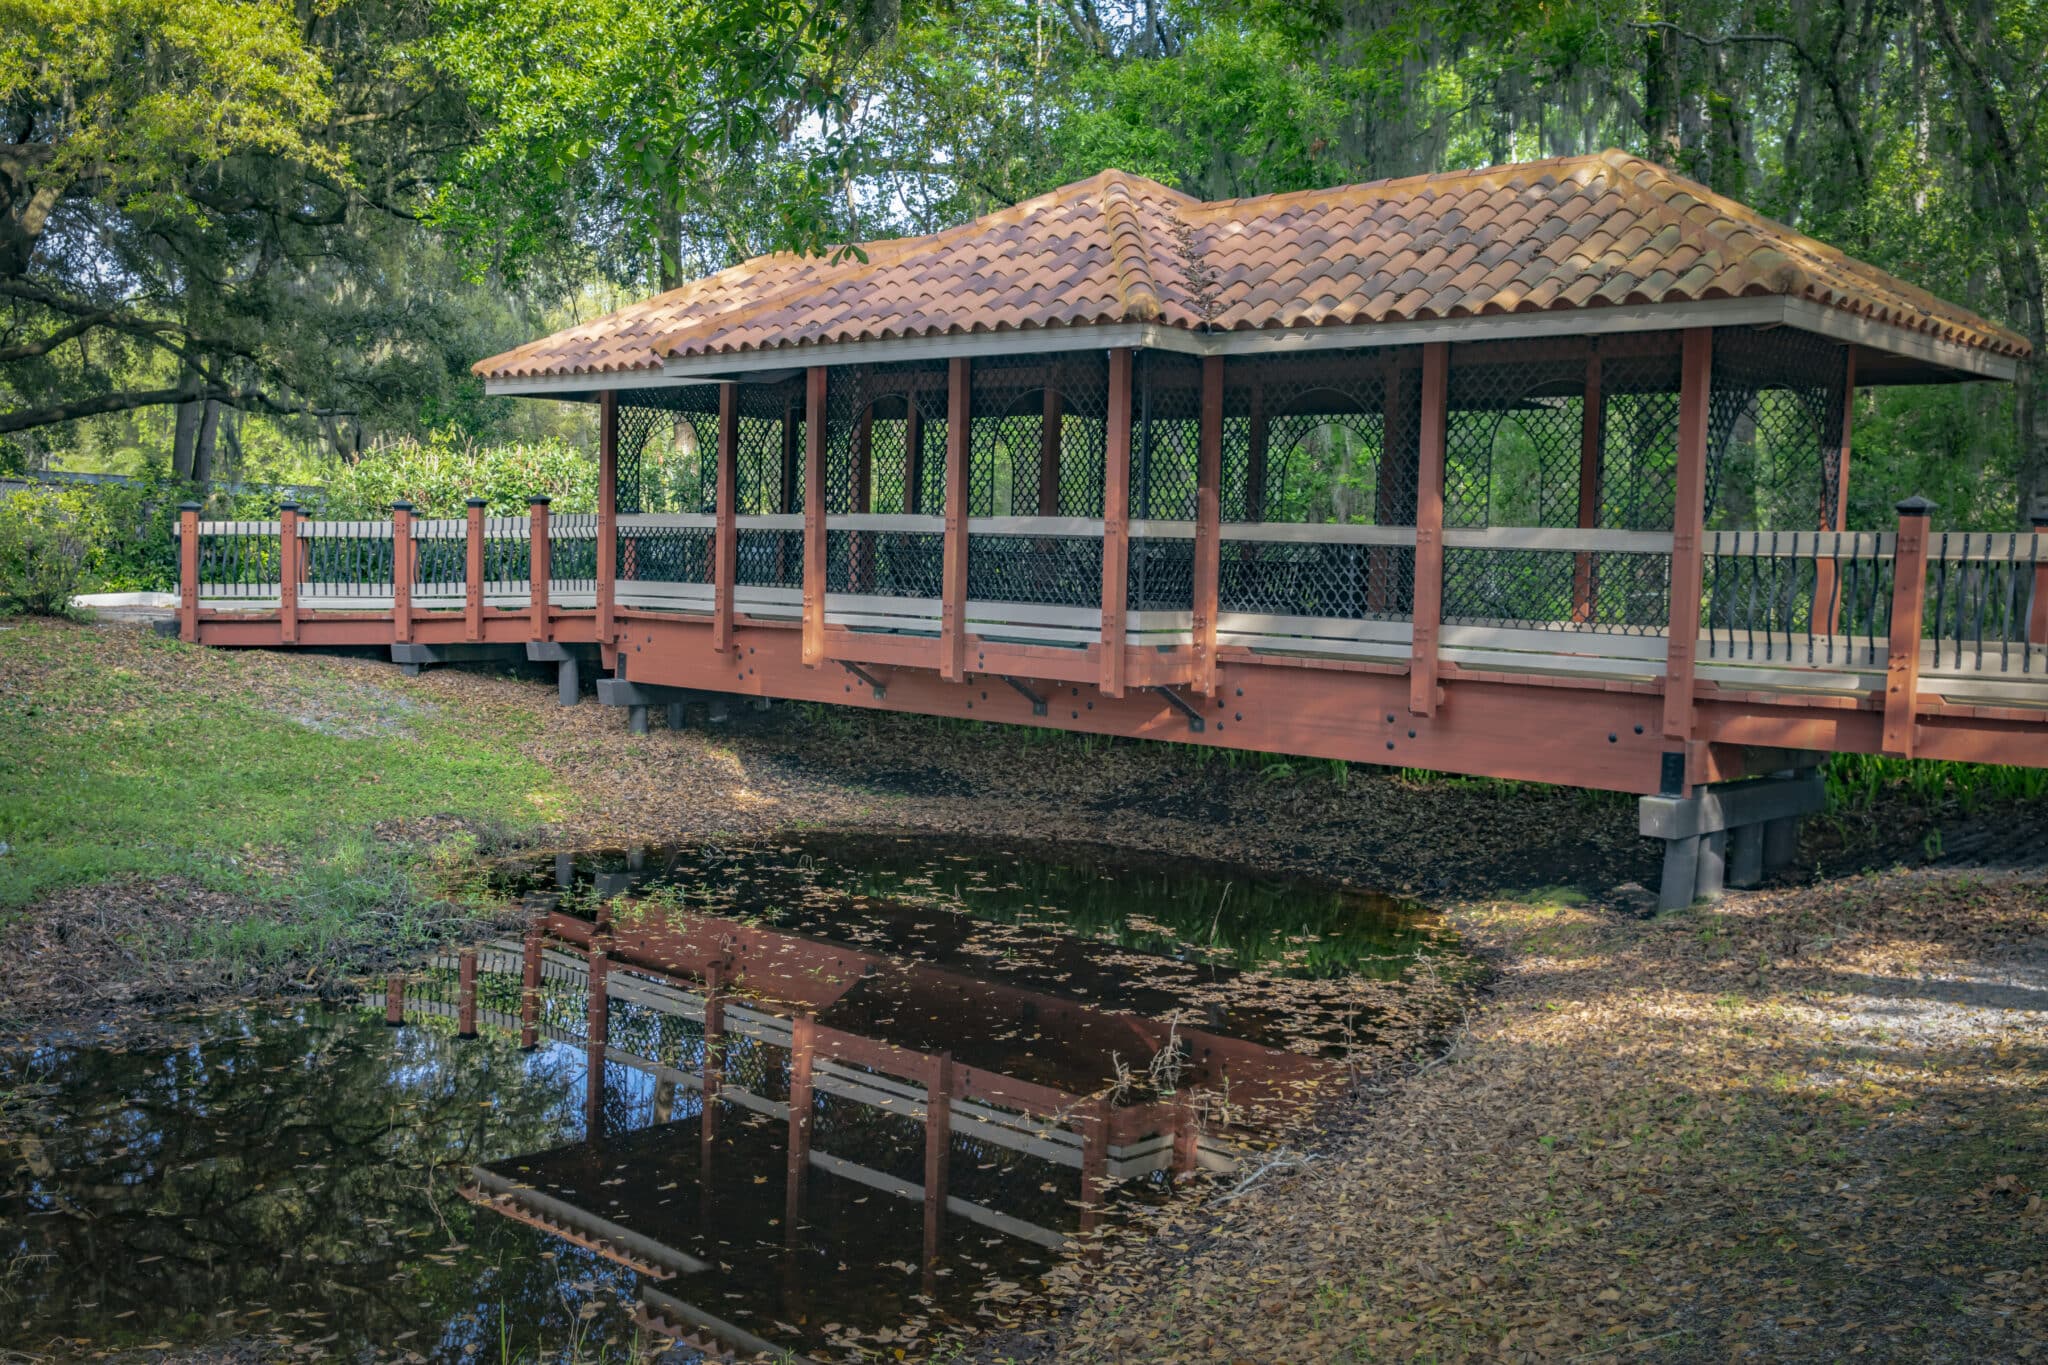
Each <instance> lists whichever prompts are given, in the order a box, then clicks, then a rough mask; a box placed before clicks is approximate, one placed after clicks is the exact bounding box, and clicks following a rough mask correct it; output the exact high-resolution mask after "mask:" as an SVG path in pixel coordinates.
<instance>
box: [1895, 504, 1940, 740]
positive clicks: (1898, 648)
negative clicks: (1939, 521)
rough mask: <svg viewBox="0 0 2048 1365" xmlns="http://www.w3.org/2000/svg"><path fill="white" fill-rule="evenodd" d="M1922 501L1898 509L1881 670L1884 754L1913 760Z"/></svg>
mask: <svg viewBox="0 0 2048 1365" xmlns="http://www.w3.org/2000/svg"><path fill="white" fill-rule="evenodd" d="M1933 510H1934V504H1933V503H1931V502H1929V501H1928V500H1927V499H1925V498H1922V497H1917V496H1916V497H1911V498H1907V499H1906V500H1905V501H1904V502H1902V503H1900V504H1898V512H1899V539H1898V544H1897V546H1896V548H1894V549H1893V551H1892V633H1891V640H1890V642H1889V644H1890V650H1889V652H1888V654H1887V657H1886V659H1885V665H1884V751H1885V752H1886V753H1888V754H1897V755H1898V756H1899V757H1900V758H1911V757H1913V751H1914V750H1915V748H1917V747H1918V745H1917V742H1916V741H1917V740H1918V738H1919V723H1918V721H1917V720H1916V719H1915V716H1914V710H1913V708H1914V704H1915V702H1916V701H1917V700H1918V698H1919V692H1920V630H1921V618H1922V617H1923V616H1924V615H1925V614H1926V611H1927V515H1928V513H1930V512H1932V511H1933Z"/></svg>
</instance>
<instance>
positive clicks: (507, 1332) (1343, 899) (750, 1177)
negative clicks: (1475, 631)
mask: <svg viewBox="0 0 2048 1365" xmlns="http://www.w3.org/2000/svg"><path fill="white" fill-rule="evenodd" d="M488 880H490V881H491V882H492V883H493V884H494V885H495V886H496V887H497V888H498V889H500V890H502V891H506V892H510V893H514V894H518V895H520V896H523V897H525V899H526V902H527V904H528V905H529V906H530V907H531V910H532V916H531V921H530V924H529V926H528V928H527V929H526V931H525V933H524V934H523V935H520V936H515V937H512V938H507V939H504V940H500V941H496V942H491V943H485V944H479V945H476V946H475V947H473V948H471V949H467V950H459V951H451V952H449V953H447V954H445V955H443V956H442V957H441V958H439V959H438V960H436V961H435V962H434V963H432V964H428V965H425V966H423V967H421V968H420V969H419V970H416V971H413V972H410V973H408V974H407V975H406V976H405V977H402V978H397V979H395V980H394V981H391V982H374V983H368V984H367V986H366V989H365V991H364V994H363V997H362V999H361V1001H360V1002H359V1003H356V1004H353V1005H350V1004H346V1003H342V1004H329V1005H317V1006H314V1005H308V1006H302V1007H297V1008H285V1007H260V1008H258V1007H246V1008H237V1009H230V1010H225V1011H218V1012H213V1013H208V1014H204V1015H198V1016H194V1017H191V1018H189V1019H184V1020H179V1021H172V1022H170V1023H168V1024H166V1025H165V1026H164V1027H163V1028H162V1029H161V1030H159V1031H158V1032H157V1033H156V1034H154V1035H152V1036H151V1037H150V1039H149V1041H147V1042H144V1043H131V1044H130V1045H128V1046H126V1047H124V1048H115V1047H110V1046H97V1045H94V1044H92V1043H91V1042H90V1041H65V1042H58V1043H52V1044H49V1045H47V1046H44V1047H41V1048H37V1049H31V1050H27V1051H17V1052H14V1053H11V1054H0V1141H4V1143H5V1146H0V1349H10V1348H11V1349H16V1350H27V1351H35V1352H77V1351H81V1350H86V1349H88V1348H89V1349H93V1350H104V1349H110V1348H120V1347H135V1346H150V1345H155V1344H157V1343H171V1344H176V1345H189V1344H196V1343H210V1342H225V1341H251V1340H253V1341H258V1342H275V1343H277V1344H278V1345H279V1346H284V1347H289V1348H290V1349H292V1350H293V1351H295V1352H297V1353H299V1354H307V1355H310V1354H331V1355H339V1356H347V1357H353V1358H361V1357H366V1356H378V1357H404V1356H408V1355H417V1356H419V1357H424V1358H430V1359H441V1360H449V1361H459V1360H465V1359H474V1358H476V1357H478V1356H480V1355H481V1356H490V1357H493V1358H497V1357H505V1356H531V1357H535V1358H542V1357H548V1358H552V1357H556V1356H560V1355H562V1354H564V1353H567V1352H580V1353H583V1354H585V1355H591V1354H596V1353H599V1352H604V1353H614V1354H633V1353H636V1352H638V1351H643V1350H647V1349H652V1348H658V1347H663V1346H664V1345H666V1346H667V1349H669V1350H671V1351H672V1352H679V1353H680V1356H679V1358H681V1359H688V1358H691V1357H692V1356H693V1355H695V1354H696V1352H697V1350H698V1349H699V1348H702V1349H707V1350H711V1351H713V1352H722V1351H725V1350H736V1351H738V1352H739V1353H741V1354H742V1355H745V1354H748V1353H751V1352H766V1351H776V1352H791V1353H795V1354H798V1355H802V1356H809V1357H813V1358H817V1359H836V1358H840V1357H843V1356H846V1355H848V1354H850V1353H866V1354H874V1355H878V1356H880V1357H881V1358H885V1359H893V1358H895V1353H896V1352H897V1351H898V1350H902V1351H904V1352H905V1353H906V1354H907V1355H910V1356H916V1355H918V1354H920V1353H921V1352H922V1351H923V1349H924V1347H925V1344H926V1343H928V1342H930V1341H931V1340H932V1339H933V1338H934V1336H936V1335H939V1334H944V1333H948V1332H952V1331H956V1330H959V1329H963V1328H965V1329H972V1328H979V1327H987V1326H990V1325H995V1324H1002V1323H1011V1322H1015V1321H1017V1320H1019V1319H1020V1318H1022V1317H1026V1316H1028V1315H1029V1313H1030V1312H1031V1311H1032V1304H1033V1300H1034V1298H1035V1297H1036V1296H1037V1295H1038V1293H1039V1292H1040V1290H1041V1287H1042V1283H1043V1281H1044V1279H1045V1277H1046V1276H1047V1275H1048V1274H1049V1273H1054V1272H1055V1267H1058V1266H1060V1265H1061V1264H1062V1262H1063V1261H1065V1260H1067V1259H1068V1258H1069V1257H1071V1256H1073V1255H1074V1254H1076V1248H1077V1247H1079V1248H1085V1246H1086V1245H1087V1244H1088V1242H1089V1240H1090V1238H1091V1237H1092V1236H1094V1235H1097V1234H1098V1233H1100V1232H1103V1231H1105V1230H1108V1229H1111V1228H1113V1227H1115V1226H1116V1225H1117V1223H1118V1222H1119V1220H1120V1217H1121V1215H1122V1214H1123V1213H1125V1212H1128V1211H1130V1210H1133V1209H1135V1208H1137V1207H1139V1206H1141V1205H1144V1204H1148V1203H1153V1202H1157V1201H1158V1200H1161V1199H1164V1198H1166V1197H1168V1196H1169V1194H1170V1192H1171V1189H1172V1187H1173V1185H1174V1184H1175V1182H1176V1177H1177V1176H1185V1175H1187V1174H1189V1173H1191V1172H1194V1171H1198V1170H1203V1169H1207V1170H1213V1171H1224V1170H1228V1169H1229V1168H1230V1166H1231V1165H1232V1163H1233V1162H1234V1161H1235V1160H1236V1159H1237V1157H1238V1155H1239V1154H1240V1153H1241V1152H1243V1151H1244V1150H1245V1149H1246V1148H1247V1147H1250V1146H1256V1145H1258V1144H1260V1143H1264V1142H1270V1141H1272V1140H1273V1139H1274V1137H1275V1136H1276V1135H1278V1134H1279V1133H1281V1132H1282V1131H1284V1129H1285V1128H1286V1126H1287V1124H1288V1123H1289V1122H1290V1121H1291V1118H1292V1117H1294V1116H1297V1115H1299V1114H1300V1113H1302V1112H1305V1109H1306V1107H1307V1106H1308V1105H1309V1104H1310V1103H1311V1102H1312V1101H1313V1100H1314V1098H1315V1097H1316V1096H1318V1095H1320V1094H1323V1093H1327V1092H1328V1090H1329V1089H1330V1088H1331V1087H1332V1086H1334V1085H1336V1084H1338V1083H1341V1081H1342V1079H1343V1077H1344V1075H1345V1074H1346V1073H1345V1070H1344V1065H1343V1062H1342V1060H1341V1059H1340V1053H1343V1052H1344V1051H1345V1050H1346V1049H1350V1050H1352V1051H1354V1052H1357V1053H1362V1054H1364V1055H1365V1056H1367V1057H1370V1056H1372V1055H1374V1054H1375V1053H1377V1052H1382V1051H1384V1050H1385V1049H1388V1048H1398V1047H1404V1046H1408V1045H1409V1044H1410V1043H1412V1042H1414V1041H1416V1040H1417V1039H1419V1037H1420V1036H1421V1034H1422V1033H1423V1032H1424V1031H1426V1030H1427V1029H1428V1028H1429V1027H1430V1026H1431V1024H1432V1023H1433V1022H1434V1015H1435V1012H1436V1011H1438V1010H1440V1009H1441V1008H1442V1005H1443V997H1442V993H1441V987H1442V983H1443V981H1444V980H1445V978H1446V976H1447V975H1455V969H1456V962H1457V959H1456V956H1455V953H1454V952H1453V951H1452V949H1451V948H1450V946H1449V945H1448V944H1446V943H1444V942H1443V941H1442V940H1441V939H1440V938H1439V937H1438V936H1437V935H1436V933H1435V932H1434V931H1433V930H1432V928H1431V927H1430V925H1429V924H1428V922H1427V921H1426V920H1425V919H1424V918H1422V917H1421V916H1419V915H1418V914H1416V913H1415V912H1414V911H1412V910H1411V909H1409V908H1407V907H1403V906H1400V905H1397V904H1395V903H1392V902H1389V901H1386V900H1384V899H1382V898H1378V897H1373V896H1370V895H1365V894H1362V893H1358V892H1354V891H1348V890H1345V889H1342V888H1336V887H1329V886H1319V885H1307V884H1301V883H1292V884H1291V883H1288V882H1286V881H1279V880H1271V879H1266V878H1261V877H1256V876H1248V875H1244V874H1242V873H1234V872H1231V871H1229V870H1226V869H1218V868H1210V867H1200V866H1190V865H1184V864H1174V863H1166V862H1151V861H1148V860H1145V859H1132V858H1128V857H1118V856H1116V855H1113V854H1110V853H1107V852H1103V851H1098V850H1092V849H1086V848H1081V849H1075V848H1052V849H1048V848H1035V847H1024V846H1018V847H996V846H963V845H961V844H960V843H958V842H957V841H953V842H948V843H944V844H940V843H934V842H931V841H927V840H910V839H906V840H897V839H889V838H874V837H868V838H862V839H848V838H845V837H837V836H835V837H829V838H828V837H815V838H804V839H800V840H794V841H790V842H787V843H779V844H774V845H770V846H758V845H757V846H752V847H748V848H744V849H739V848H708V847H704V848H691V849H670V850H651V849H650V850H640V851H636V852H632V853H619V854H615V855H581V856H577V857H571V858H564V859H562V860H560V861H559V863H557V862H556V861H552V860H551V861H547V862H544V863H540V864H535V865H532V866H508V867H503V868H497V869H493V870H491V872H490V873H489V874H488ZM1445 967H1448V968H1449V969H1450V971H1449V972H1448V973H1447V972H1446V971H1444V970H1440V968H1445ZM394 1023H395V1024H396V1025H397V1026H395V1027H394V1026H393V1024H394ZM470 1032H473V1033H474V1035H475V1036H473V1037H465V1036H462V1035H463V1034H465V1033H470ZM707 1097H709V1098H707ZM677 1342H679V1343H680V1344H679V1345H668V1343H677Z"/></svg>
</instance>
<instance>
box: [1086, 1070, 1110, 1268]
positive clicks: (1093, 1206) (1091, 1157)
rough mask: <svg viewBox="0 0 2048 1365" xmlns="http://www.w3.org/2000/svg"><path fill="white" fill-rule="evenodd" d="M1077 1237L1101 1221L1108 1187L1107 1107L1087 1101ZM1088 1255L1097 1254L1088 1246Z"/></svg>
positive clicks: (1097, 1100) (1100, 1102) (1087, 1233)
mask: <svg viewBox="0 0 2048 1365" xmlns="http://www.w3.org/2000/svg"><path fill="white" fill-rule="evenodd" d="M1081 1125H1082V1127H1081V1235H1082V1236H1084V1237H1085V1236H1088V1235H1089V1234H1090V1233H1093V1232H1094V1231H1095V1229H1096V1228H1097V1226H1099V1225H1100V1223H1101V1221H1102V1202H1103V1197H1104V1195H1105V1194H1106V1193H1107V1192H1108V1188H1109V1105H1108V1104H1106V1103H1105V1102H1103V1101H1102V1100H1099V1099H1095V1100H1089V1101H1088V1102H1087V1108H1086V1110H1085V1112H1084V1113H1083V1115H1082V1117H1081ZM1089 1254H1090V1255H1091V1257H1092V1256H1094V1255H1098V1254H1100V1252H1099V1248H1094V1247H1091V1248H1090V1249H1089Z"/></svg>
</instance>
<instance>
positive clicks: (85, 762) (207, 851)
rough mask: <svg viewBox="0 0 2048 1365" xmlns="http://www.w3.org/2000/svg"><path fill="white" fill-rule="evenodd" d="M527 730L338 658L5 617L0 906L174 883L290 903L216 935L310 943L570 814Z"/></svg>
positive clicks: (517, 717)
mask: <svg viewBox="0 0 2048 1365" xmlns="http://www.w3.org/2000/svg"><path fill="white" fill-rule="evenodd" d="M534 725H535V722H534V720H533V719H532V717H531V715H530V714H522V713H518V712H511V711H496V710H493V711H490V712H489V713H486V711H485V709H484V708H483V707H481V706H480V705H475V704H462V703H457V702H454V701H452V700H450V699H449V698H447V697H446V696H420V695H418V694H416V693H413V692H411V691H409V690H407V689H405V688H404V687H403V686H402V685H401V684H399V682H398V680H397V678H396V677H395V676H393V675H390V674H384V675H382V676H381V677H380V675H379V674H378V673H376V672H372V671H368V670H365V669H363V668H361V667H351V666H347V665H345V664H342V663H341V662H339V661H329V660H323V659H307V658H296V659H285V658H281V657H279V656H276V655H269V654H263V653H255V652H235V651H224V650H203V649H199V648H197V647H195V646H190V645H185V644H182V643H179V642H177V641H175V640H168V639H163V638H159V637H157V636H154V635H151V634H149V633H147V632H144V631H137V630H129V629H117V628H110V627H95V628H87V627H80V626H76V625H71V624H68V623H64V622H53V621H42V620H19V621H13V622H0V840H4V841H5V842H6V844H7V845H8V846H9V847H8V852H7V853H6V855H5V856H0V915H5V914H8V913H10V912H13V913H19V912H21V911H22V910H24V909H27V908H29V907H32V906H33V905H34V904H35V903H36V902H37V900H38V899H40V898H42V897H44V896H46V895H48V894H49V893H51V892H53V891H57V890H60V889H62V888H65V887H71V886H78V885H90V884H95V883H101V882H106V881H109V880H113V879H119V878H134V877H143V878H153V877H165V876H177V877H182V878H186V879H189V880H190V881H192V882H195V883H197V884H199V885H201V886H204V887H207V888H209V889H211V890H215V891H223V892H230V893H233V894H236V895H240V896H245V897H250V898H254V899H259V900H276V901H278V902H280V903H281V905H285V906H289V907H290V909H291V911H292V913H290V914H288V915H283V916H281V917H280V920H281V921H282V922H286V923H289V924H290V925H291V926H293V927H291V928H289V929H286V928H283V927H280V925H266V924H263V923H261V922H258V923H254V924H250V925H245V926H241V927H239V928H238V929H237V931H236V932H237V933H238V934H243V935H247V936H248V937H249V939H250V941H249V942H247V943H244V944H240V945H222V946H239V947H242V948H245V949H250V950H260V949H263V948H265V947H267V946H275V947H286V946H289V947H298V948H304V947H311V946H317V942H318V941H319V940H321V939H325V938H327V937H329V936H330V935H332V934H333V933H337V932H342V931H344V930H345V928H346V924H347V922H348V921H349V920H351V919H352V918H355V917H358V916H360V915H362V914H365V913H368V912H370V911H372V910H375V909H379V908H381V909H383V910H386V911H390V910H393V909H399V910H401V912H403V913H410V906H411V905H412V903H413V902H414V901H415V900H416V899H417V897H416V896H415V895H414V894H412V893H413V892H415V891H416V890H417V879H418V877H419V875H420V873H421V872H422V871H423V870H424V869H425V868H426V867H427V866H428V865H429V864H430V862H431V861H432V860H434V859H437V858H439V859H447V858H450V857H454V856H460V855H461V854H464V853H467V852H469V851H471V849H470V847H469V845H473V843H474V837H475V832H476V831H479V830H482V831H486V832H504V833H507V834H514V833H517V832H519V831H521V830H524V829H529V828H531V827H533V826H535V825H538V824H541V823H543V822H546V821H548V820H551V819H554V818H555V817H557V816H559V815H560V814H561V813H562V811H563V809H564V807H565V805H566V804H567V801H568V797H567V795H566V792H565V790H564V788H563V787H562V786H561V784H560V783H558V782H557V781H556V780H555V779H554V777H553V776H552V775H551V774H550V773H549V772H548V771H547V770H546V769H545V768H543V767H542V766H541V765H540V764H538V763H536V762H534V761H532V760H531V759H529V758H527V757H525V756H524V755H523V753H522V752H521V746H522V744H523V742H524V741H526V740H527V739H529V738H530V737H531V732H532V730H533V728H534ZM380 826H381V827H383V828H382V831H381V832H380ZM278 934H282V935H283V936H284V937H285V938H287V939H289V940H291V942H290V943H289V944H269V943H267V942H266V940H267V939H268V938H269V937H271V936H273V935H278ZM308 935H312V936H313V938H314V940H315V941H314V942H311V943H309V942H306V941H305V940H306V938H307V936H308Z"/></svg>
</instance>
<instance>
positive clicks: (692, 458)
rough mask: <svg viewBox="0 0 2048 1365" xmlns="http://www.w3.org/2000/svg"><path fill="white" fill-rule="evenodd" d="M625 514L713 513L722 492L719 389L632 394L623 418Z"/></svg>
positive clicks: (622, 401)
mask: <svg viewBox="0 0 2048 1365" xmlns="http://www.w3.org/2000/svg"><path fill="white" fill-rule="evenodd" d="M617 458H618V506H619V511H620V512H621V513H634V512H710V511H712V510H714V508H715V506H716V499H717V493H718V386H717V385H715V384H692V385H688V386H685V387H681V388H665V389H630V390H627V391H626V392H625V393H623V394H621V395H620V398H619V413H618V446H617Z"/></svg>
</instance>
